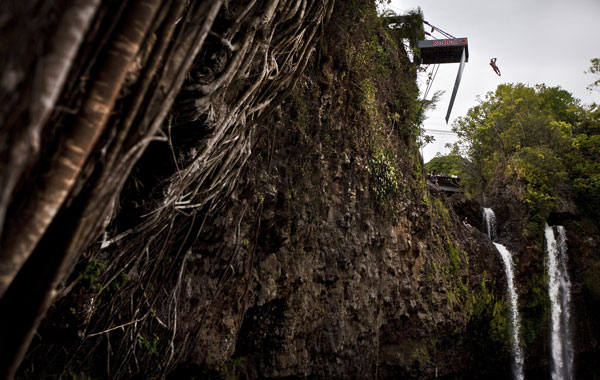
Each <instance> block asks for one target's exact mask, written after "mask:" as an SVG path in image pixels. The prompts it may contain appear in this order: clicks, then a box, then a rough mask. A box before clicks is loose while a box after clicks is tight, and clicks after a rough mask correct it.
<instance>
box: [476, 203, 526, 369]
mask: <svg viewBox="0 0 600 380" xmlns="http://www.w3.org/2000/svg"><path fill="white" fill-rule="evenodd" d="M483 218H484V221H485V223H486V227H487V234H488V237H489V238H490V239H491V240H492V241H493V240H494V238H495V237H496V216H495V214H494V211H493V210H492V209H491V208H484V209H483ZM494 245H495V246H496V249H497V250H498V253H500V257H501V258H502V262H503V263H504V272H505V273H506V284H507V286H506V287H507V293H508V299H509V301H510V322H511V323H510V325H511V326H510V327H511V338H512V339H511V348H512V354H513V374H514V379H515V380H523V378H524V376H523V362H524V359H523V350H522V349H521V344H520V340H519V324H520V317H519V310H518V308H517V305H518V295H517V292H516V290H515V281H514V271H513V268H514V265H513V260H512V255H511V253H510V252H509V250H508V249H507V248H506V247H505V246H503V245H502V244H498V243H494Z"/></svg>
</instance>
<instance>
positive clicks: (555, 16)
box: [387, 0, 600, 162]
mask: <svg viewBox="0 0 600 380" xmlns="http://www.w3.org/2000/svg"><path fill="white" fill-rule="evenodd" d="M416 7H421V9H422V10H423V14H424V16H425V20H427V21H428V22H429V23H430V24H432V25H435V26H436V27H438V28H440V29H442V30H444V31H445V32H447V33H450V34H452V35H453V36H455V37H457V38H458V37H467V38H468V40H469V62H467V63H466V65H465V70H464V73H463V77H462V81H461V84H460V87H459V89H458V94H457V96H456V100H455V102H454V107H453V109H452V114H451V115H450V121H449V123H448V125H446V121H445V120H444V118H445V116H446V110H447V108H448V103H449V101H450V95H451V94H452V88H453V86H454V81H455V79H456V73H457V71H458V66H459V65H458V64H443V65H440V69H439V71H438V73H437V76H436V79H435V82H434V83H433V86H432V88H431V90H430V92H429V98H430V97H431V95H432V94H433V93H434V92H435V91H437V90H445V91H446V92H445V94H444V96H443V97H442V98H441V100H440V101H439V103H438V105H437V109H435V110H434V111H430V112H429V113H428V115H427V116H428V117H427V120H426V121H425V123H424V124H425V128H426V129H438V130H439V129H443V130H448V131H449V130H450V129H451V125H452V122H453V121H454V120H455V119H456V117H458V116H464V115H465V114H466V112H467V110H468V109H469V108H471V107H473V106H474V105H476V96H477V95H479V96H481V98H483V97H484V96H485V94H486V93H487V92H489V91H494V90H495V89H496V87H497V86H498V85H499V84H501V83H517V82H521V83H525V84H529V85H532V86H533V85H535V84H538V83H545V84H546V85H548V86H561V87H562V88H563V89H565V90H567V91H569V92H571V93H572V94H573V95H574V96H575V97H576V98H579V99H581V100H582V102H583V103H592V102H593V101H595V102H599V101H600V99H599V96H598V93H595V94H592V93H590V92H589V91H587V90H586V86H588V85H590V84H591V83H592V82H593V80H594V79H593V77H592V76H591V75H589V74H588V75H586V74H584V71H586V70H587V69H588V68H589V66H590V59H591V58H595V57H600V0H546V1H542V0H495V1H491V0H486V1H484V0H479V1H475V0H453V1H442V0H392V3H391V4H390V5H389V6H387V8H389V9H392V10H394V11H395V12H396V13H400V14H402V13H405V12H406V11H409V10H411V9H414V8H416ZM426 30H427V31H431V30H430V29H426ZM434 36H436V37H437V38H444V37H443V36H441V35H440V34H439V33H434ZM493 57H496V58H498V60H497V62H496V63H497V65H498V67H499V68H500V71H501V72H502V76H501V77H499V76H497V75H496V74H495V73H494V71H493V70H492V68H491V67H490V65H489V61H490V59H491V58H493ZM426 79H427V78H426V76H425V75H422V76H421V80H420V87H421V90H422V91H424V90H425V83H426ZM428 134H432V133H428ZM433 136H434V137H435V139H436V141H435V142H434V143H431V144H428V145H427V146H425V147H424V148H423V157H424V160H425V162H427V161H429V160H430V159H431V158H433V157H434V156H435V154H436V153H437V152H441V153H442V154H444V153H447V152H448V150H447V149H446V148H445V147H444V145H445V144H446V143H448V142H453V141H454V139H455V138H454V137H453V136H447V135H440V134H433Z"/></svg>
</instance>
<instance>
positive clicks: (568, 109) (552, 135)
mask: <svg viewBox="0 0 600 380" xmlns="http://www.w3.org/2000/svg"><path fill="white" fill-rule="evenodd" d="M593 62H594V60H592V63H593ZM593 67H594V66H592V69H593ZM591 72H594V71H591ZM453 130H454V131H455V132H456V133H457V135H458V138H459V140H458V142H457V143H456V144H455V145H454V155H461V156H463V157H465V158H466V159H465V160H463V161H462V170H463V173H462V175H463V176H464V177H466V178H465V181H464V182H465V185H466V186H467V187H468V189H469V191H470V192H471V193H475V194H476V193H481V192H484V191H486V189H487V188H488V187H489V186H490V184H491V183H492V182H493V180H494V179H497V178H498V177H503V178H504V179H508V180H516V181H518V182H519V183H520V184H521V185H522V186H521V188H522V189H523V191H522V194H521V197H522V199H523V200H524V201H525V203H526V204H527V206H528V211H529V214H530V220H531V221H532V222H533V223H534V225H536V226H537V227H539V226H540V225H543V221H544V220H545V219H546V217H547V216H548V215H549V213H550V212H552V211H553V210H554V209H555V208H556V205H557V201H558V199H559V197H560V196H561V195H562V194H571V193H572V194H574V195H575V197H574V198H575V201H576V202H577V203H579V204H580V205H581V206H582V208H583V209H584V211H587V212H588V213H589V215H591V216H596V217H597V215H599V214H600V162H599V159H598V158H599V157H600V107H599V106H598V105H596V104H593V105H588V106H585V105H582V104H581V102H580V100H578V99H576V98H575V97H573V95H572V94H571V93H569V92H568V91H566V90H564V89H562V88H560V87H548V86H546V85H543V84H540V85H536V86H528V85H525V84H522V83H518V84H502V85H499V86H498V88H497V89H496V90H495V91H494V92H490V93H488V94H487V95H486V96H485V99H483V100H479V104H478V105H476V106H475V107H473V108H471V109H469V111H468V112H467V115H466V116H464V117H461V118H458V120H457V121H456V122H455V123H454V125H453ZM532 227H533V226H532Z"/></svg>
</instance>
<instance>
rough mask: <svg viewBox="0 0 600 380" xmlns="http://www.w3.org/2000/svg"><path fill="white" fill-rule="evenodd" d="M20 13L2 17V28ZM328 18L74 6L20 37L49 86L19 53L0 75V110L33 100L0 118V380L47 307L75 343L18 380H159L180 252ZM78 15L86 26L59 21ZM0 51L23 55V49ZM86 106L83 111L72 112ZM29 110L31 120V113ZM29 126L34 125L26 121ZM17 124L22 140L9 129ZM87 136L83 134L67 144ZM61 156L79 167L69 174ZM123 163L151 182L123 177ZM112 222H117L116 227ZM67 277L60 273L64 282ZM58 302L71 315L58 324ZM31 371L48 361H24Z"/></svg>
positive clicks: (300, 8) (314, 6)
mask: <svg viewBox="0 0 600 380" xmlns="http://www.w3.org/2000/svg"><path fill="white" fill-rule="evenodd" d="M29 3H31V4H29ZM35 3H36V2H35V1H33V0H31V1H29V2H28V4H27V5H23V6H22V7H20V8H19V9H16V8H17V7H16V6H15V7H13V8H10V7H8V8H10V9H7V10H6V12H5V13H6V14H7V15H9V18H10V19H11V20H13V21H14V22H17V21H18V19H19V18H20V17H25V16H27V15H28V14H31V13H33V12H34V11H35V5H36V4H35ZM136 6H138V7H143V8H144V10H145V12H146V13H141V12H140V11H139V10H138V9H137V8H136ZM332 9H333V0H328V1H316V0H262V1H250V2H238V1H229V2H224V1H223V0H212V1H202V2H186V1H183V0H165V1H156V0H155V1H147V2H139V4H137V5H136V4H133V3H132V4H127V3H124V4H122V5H121V4H116V3H114V2H108V1H99V0H90V1H87V2H86V1H83V0H81V1H77V2H74V3H73V4H71V3H69V2H65V3H64V4H63V3H60V4H58V5H55V6H53V7H50V6H49V7H47V9H46V8H45V9H42V10H41V11H42V12H47V14H48V15H51V16H53V17H54V15H55V14H58V15H60V14H63V15H64V16H62V18H61V17H56V19H54V18H53V17H50V18H49V19H48V21H46V23H44V24H39V25H38V27H37V28H36V27H32V28H31V30H29V31H28V32H29V34H27V35H26V37H25V38H28V39H30V40H35V39H36V38H40V35H41V34H42V33H47V35H48V36H49V37H48V38H47V40H48V41H47V42H46V44H47V45H48V46H50V47H47V48H46V50H48V51H49V53H44V54H46V55H47V57H48V61H51V62H56V60H54V61H53V60H52V57H54V56H59V57H61V60H59V61H58V63H57V64H56V65H57V69H56V70H58V72H60V75H59V79H60V78H66V79H65V80H64V83H49V82H48V78H49V75H50V74H48V73H47V70H50V68H49V67H48V66H44V65H43V64H41V63H40V64H37V66H36V64H34V63H35V62H36V60H40V55H41V54H40V53H39V52H37V51H27V50H24V51H22V52H21V51H19V52H18V53H19V54H16V55H14V56H13V59H12V60H10V61H7V63H6V64H5V65H4V66H2V67H0V69H2V73H0V74H2V78H3V82H2V88H1V89H0V90H1V91H2V93H1V95H2V96H3V99H4V98H6V99H7V104H18V100H19V97H21V98H22V97H24V96H26V94H30V98H31V99H33V100H32V101H31V104H28V105H26V106H19V107H13V108H9V107H4V106H3V107H2V108H1V109H0V111H1V113H0V116H1V117H2V119H3V120H4V121H5V123H4V125H3V127H2V134H1V138H2V141H1V142H2V144H1V146H0V149H1V151H0V153H1V154H2V159H3V161H2V165H3V166H1V167H0V169H1V170H2V176H0V178H1V179H2V181H3V182H2V184H3V186H2V194H0V195H1V197H0V232H3V234H2V244H3V246H5V247H6V246H9V247H13V246H14V247H16V248H15V249H12V248H11V249H10V250H4V251H3V252H2V255H1V256H0V270H1V271H2V272H1V273H0V274H1V275H2V278H1V281H2V282H1V284H0V285H1V287H0V289H1V290H2V292H4V291H6V293H5V294H4V296H3V297H2V299H1V301H0V302H1V303H2V308H3V310H8V309H19V310H22V311H23V312H22V313H21V314H20V315H19V316H16V315H13V316H5V317H3V319H2V323H3V325H4V326H5V327H3V329H4V330H3V331H2V332H1V335H0V337H1V338H2V339H1V340H2V341H3V346H4V347H3V351H2V354H3V355H2V356H3V358H2V359H3V362H2V363H1V364H2V365H1V366H0V367H2V368H0V369H1V370H3V371H5V373H6V374H7V376H10V375H11V374H12V373H14V371H15V369H16V365H18V363H19V362H20V361H21V359H22V357H23V355H24V353H25V349H26V348H27V346H28V345H29V342H30V341H31V340H32V339H34V345H35V344H37V343H38V341H37V340H36V338H33V333H34V332H35V330H36V328H37V326H38V324H39V322H40V320H41V318H42V317H43V316H44V315H45V313H46V311H47V310H48V308H49V307H50V305H51V304H52V302H53V301H54V300H55V298H56V297H58V301H57V302H56V303H55V305H54V307H53V308H52V310H51V311H50V313H51V314H52V315H54V316H55V317H57V318H58V319H60V320H63V321H67V322H65V323H67V324H71V325H76V326H77V327H78V332H77V335H78V336H68V337H65V338H64V342H63V343H65V346H66V347H71V348H70V349H69V350H68V351H67V352H65V351H64V350H63V349H62V348H61V349H53V348H52V347H50V348H49V350H45V351H44V352H40V351H39V350H34V351H32V352H31V353H30V355H29V357H28V359H27V360H26V362H27V365H26V366H24V368H23V376H25V377H28V376H34V374H39V373H41V371H46V370H47V371H48V373H51V372H52V371H56V370H57V368H83V367H86V366H89V363H86V360H88V359H89V358H92V357H99V356H100V357H101V356H104V357H105V358H106V362H105V363H103V364H102V372H104V374H105V375H106V376H108V377H110V378H123V377H125V378H129V377H130V376H132V374H136V373H146V374H148V373H150V372H152V373H153V374H156V373H157V372H160V373H161V374H162V375H163V376H164V374H165V373H167V371H168V370H169V369H170V368H172V367H173V365H175V364H176V363H178V362H180V361H181V360H182V358H185V355H186V352H184V348H185V339H186V337H182V336H178V323H179V321H180V319H181V318H180V317H181V316H180V315H179V310H180V305H178V301H177V299H178V295H179V294H180V293H181V292H182V291H184V290H183V279H182V274H183V273H184V268H185V266H186V261H187V256H186V254H187V252H188V249H189V247H190V246H191V244H192V243H193V242H194V241H195V239H196V238H197V236H198V234H199V233H200V231H201V230H202V229H203V226H204V223H205V220H206V218H207V216H209V215H214V213H215V212H216V211H218V210H219V209H220V207H222V204H223V203H222V202H223V200H224V199H226V197H227V196H228V194H230V193H231V191H232V189H233V188H234V187H235V186H236V183H237V181H238V179H239V176H240V171H241V169H242V168H243V167H244V165H245V163H246V161H247V159H248V157H249V156H250V154H251V151H252V144H253V143H254V142H255V135H256V134H257V133H262V132H263V131H262V130H261V122H262V121H263V120H264V118H265V117H266V116H267V115H269V114H270V113H271V112H272V111H273V110H274V109H275V108H276V107H277V106H278V105H279V104H280V103H281V101H282V100H283V99H284V98H286V97H287V96H288V95H289V93H290V91H291V90H292V88H293V87H294V85H295V83H296V82H297V80H298V78H299V76H300V75H301V73H302V71H303V69H304V68H305V66H306V65H307V62H308V60H309V58H310V57H311V53H312V51H313V49H314V46H315V44H316V41H317V39H318V34H319V32H320V30H321V28H322V24H323V22H324V21H325V20H326V19H327V18H328V17H330V15H331V12H332ZM84 11H85V12H84ZM78 12H80V13H81V12H84V13H85V15H86V16H87V17H88V18H86V19H83V18H77V17H75V16H77V15H78V14H79V13H78ZM73 15H75V16H73ZM71 16H73V17H71ZM11 17H12V18H11ZM68 17H71V18H72V19H73V20H75V21H73V22H72V23H75V25H76V26H77V28H78V29H77V28H75V29H73V30H72V31H73V33H74V34H76V35H77V36H78V37H77V38H78V39H77V40H76V41H67V42H65V41H64V39H63V40H61V39H60V38H61V36H62V35H63V34H64V31H62V30H61V29H60V25H63V24H64V23H66V22H67V21H69V18H68ZM138 19H139V20H138ZM57 20H62V22H63V24H59V23H58V22H57ZM65 20H67V21H65ZM132 20H134V21H135V23H133V21H132ZM78 22H80V23H82V24H78ZM9 24H10V25H12V24H11V23H10V22H9ZM10 25H9V26H10ZM69 25H70V24H69ZM131 25H135V28H138V29H135V33H137V34H136V36H137V37H138V41H137V42H135V41H134V42H135V44H134V45H135V46H133V45H127V46H125V45H123V43H122V41H121V40H120V39H119V38H120V37H119V36H120V35H125V36H126V34H123V33H126V32H127V27H128V26H131ZM0 27H2V25H0ZM86 31H87V32H86ZM6 35H7V36H8V38H9V39H12V40H13V41H14V42H15V43H16V42H19V43H22V40H20V39H21V38H22V36H19V35H17V34H16V33H14V32H12V33H9V34H8V33H7V34H6ZM56 41H58V42H56ZM127 41H128V43H129V42H132V40H131V38H128V39H127ZM52 46H55V47H56V49H54V50H52V49H51V48H52ZM3 48H6V46H3ZM61 49H62V50H61ZM65 49H66V51H64V50H65ZM111 49H113V50H111ZM115 49H117V50H115ZM118 49H122V50H123V51H122V52H121V51H120V50H118ZM41 50H42V51H44V52H45V51H46V50H44V49H41ZM75 52H78V53H77V56H76V57H75ZM121 53H123V54H121ZM127 54H129V55H127ZM115 57H120V58H122V59H121V60H117V59H116V58H115ZM19 65H20V66H23V67H29V66H32V67H34V68H35V67H37V69H34V70H33V71H35V72H36V75H37V76H35V75H31V78H33V79H30V78H28V77H27V76H26V74H27V73H21V74H19V73H20V72H16V71H15V69H14V67H16V66H19ZM28 65H29V66H28ZM105 68H108V69H106V70H105ZM42 69H44V70H46V71H44V70H42ZM11 70H12V71H11ZM40 70H41V71H40ZM103 70H104V71H103ZM115 70H116V71H115ZM116 72H118V75H117V74H115V73H116ZM103 73H104V74H103ZM17 74H18V75H17ZM102 75H105V76H106V78H104V77H102ZM6 78H8V79H6ZM11 78H13V79H14V81H16V84H14V85H13V83H12V82H11V80H9V79H11ZM36 81H41V82H40V83H41V85H40V84H39V83H38V82H36ZM107 84H108V85H107ZM40 86H41V87H40ZM102 86H108V87H110V88H108V90H107V91H108V92H109V93H110V94H109V95H107V96H106V98H103V99H102V100H101V101H100V100H98V99H99V98H98V97H97V95H95V94H96V93H95V92H94V91H95V90H94V89H95V88H96V87H99V88H100V87H102ZM15 89H19V90H21V92H20V93H18V92H17V95H16V97H15V96H10V95H8V94H9V93H10V92H11V91H14V90H15ZM47 92H52V93H51V94H50V95H51V96H50V95H47V94H46V93H47ZM58 94H60V96H59V95H58ZM87 98H90V99H92V100H93V101H94V102H96V103H93V102H91V101H92V100H90V102H87V103H86V100H84V101H83V103H82V102H81V99H87ZM40 104H41V105H44V107H46V108H47V109H46V108H45V109H44V110H42V111H43V112H41V113H40V112H38V111H36V110H38V109H39V107H40V106H39V105H40ZM173 104H174V107H172V105H173ZM86 112H88V114H86ZM32 113H35V114H36V115H37V116H36V118H34V119H32V120H29V118H30V115H31V114H32ZM90 115H92V116H93V118H94V119H93V120H92V121H90V120H91V119H90ZM21 123H25V124H26V125H28V127H27V128H24V129H19V125H20V124H21ZM92 124H93V128H92V129H93V136H92V135H90V136H88V135H87V134H85V135H84V134H81V131H83V130H84V127H85V126H86V125H87V126H91V125H92ZM28 134H29V135H33V136H37V137H36V138H35V139H26V137H27V136H26V135H28ZM70 139H71V140H70ZM24 141H31V145H27V144H25V145H24V143H23V142H24ZM64 141H66V144H65V143H63V142H64ZM69 149H70V150H71V151H74V152H75V153H77V154H80V156H78V158H77V159H78V161H75V160H73V159H72V158H70V156H69V154H71V153H70V152H71V151H69ZM144 152H145V153H144ZM157 152H160V153H161V154H156V153H157ZM164 153H166V154H164ZM155 154H156V155H155ZM165 157H167V158H168V159H169V162H165ZM140 159H141V160H142V161H144V162H145V163H150V164H151V166H150V168H148V167H147V166H145V167H144V166H142V165H140V166H137V167H136V166H135V164H136V163H137V162H138V161H139V160H140ZM171 159H172V160H171ZM153 160H154V161H153ZM61 165H63V166H64V165H66V166H67V167H68V170H69V172H68V173H66V172H65V173H63V172H64V171H65V170H64V169H63V167H62V166H61ZM55 167H56V168H58V169H55ZM130 173H132V175H131V176H130ZM48 178H50V180H48ZM123 187H125V188H126V189H129V190H130V189H136V191H133V192H126V193H124V194H132V193H133V194H136V197H135V199H133V197H131V196H130V195H127V196H125V197H124V198H123V199H119V194H120V192H121V189H122V188H123ZM55 194H60V196H55ZM30 199H35V200H38V201H36V202H37V203H36V202H29V200H30ZM48 210H52V212H50V213H49V212H47V211H48ZM117 212H119V213H121V214H123V215H124V216H122V217H119V218H115V215H117ZM242 217H243V213H242ZM38 219H39V220H40V221H41V222H38V221H37V220H38ZM8 220H11V223H12V225H9V224H8V223H6V222H5V221H8ZM19 231H25V232H24V233H22V234H21V233H19ZM30 231H31V232H30ZM98 236H100V239H99V240H98V241H97V242H96V243H93V242H94V241H95V240H96V239H97V238H98ZM82 252H85V253H84V255H83V257H80V255H81V253H82ZM235 256H236V254H235V252H234V253H233V254H232V255H231V256H230V257H228V258H224V260H225V261H231V260H234V258H235ZM78 261H79V264H78V266H76V269H77V270H76V271H75V273H77V274H75V275H73V276H71V278H69V280H68V281H66V283H65V279H66V278H67V275H68V274H69V273H70V272H71V271H72V269H73V267H74V265H75V264H76V263H77V262H78ZM250 265H251V263H250ZM227 276H228V274H227V271H225V272H224V273H223V276H222V279H223V281H225V279H226V278H227ZM142 279H143V281H142ZM61 284H64V285H61ZM215 297H216V295H215ZM24 300H26V301H24ZM25 302H27V303H29V304H30V306H25V305H24V303H25ZM73 302H74V304H75V305H77V307H75V308H72V309H70V310H69V311H68V312H65V309H64V307H63V306H64V305H67V304H72V303H73ZM69 313H70V315H69ZM15 326H16V328H15ZM56 327H57V326H48V329H52V328H56ZM43 330H44V327H43V326H42V331H43ZM40 336H41V339H44V333H43V332H42V333H41V335H40ZM177 339H179V340H180V342H179V344H177V345H175V344H174V342H175V340H177ZM158 340H160V342H161V343H162V344H161V345H160V346H158V347H157V344H156V343H157V341H158ZM165 342H168V344H165ZM176 346H177V347H178V348H177V349H176ZM45 347H47V346H45ZM99 352H105V353H103V354H100V353H99ZM46 355H48V357H50V358H53V360H55V361H56V362H54V363H52V361H50V362H48V363H49V364H48V365H45V364H42V363H44V362H40V361H39V360H37V359H39V358H40V357H44V356H46ZM50 363H51V364H50ZM145 363H152V366H150V367H149V366H145ZM53 366H56V368H53ZM93 370H94V371H96V372H98V371H100V369H99V366H94V369H93ZM149 371H150V372H149ZM3 373H4V372H3Z"/></svg>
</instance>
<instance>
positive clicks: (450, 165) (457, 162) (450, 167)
mask: <svg viewBox="0 0 600 380" xmlns="http://www.w3.org/2000/svg"><path fill="white" fill-rule="evenodd" d="M461 166H462V158H461V157H460V156H457V155H451V154H450V155H446V156H442V155H440V154H438V155H437V156H435V157H434V158H432V159H431V160H430V161H429V162H428V163H426V164H425V170H427V172H428V173H431V172H435V173H445V174H447V175H460V174H461V171H462V169H461Z"/></svg>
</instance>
